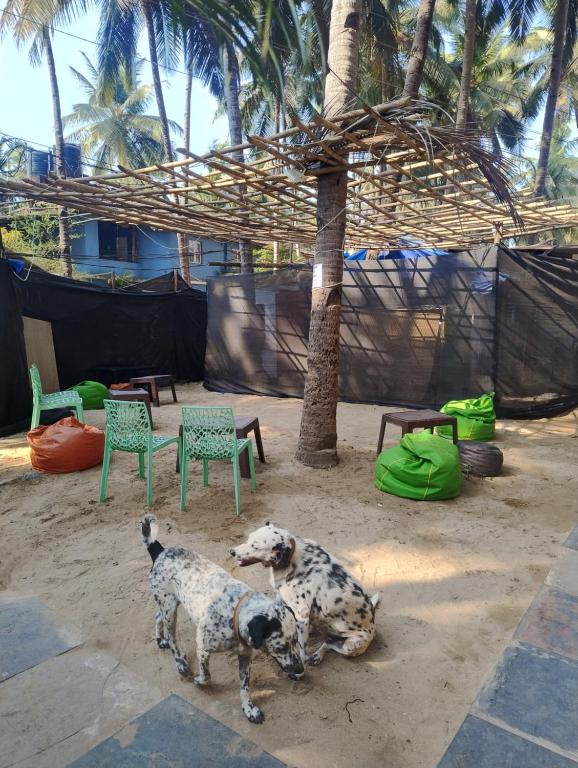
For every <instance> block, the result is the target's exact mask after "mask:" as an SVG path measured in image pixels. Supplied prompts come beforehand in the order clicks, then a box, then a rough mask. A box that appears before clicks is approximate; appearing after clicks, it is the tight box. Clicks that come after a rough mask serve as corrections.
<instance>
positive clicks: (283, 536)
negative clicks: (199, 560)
mask: <svg viewBox="0 0 578 768" xmlns="http://www.w3.org/2000/svg"><path fill="white" fill-rule="evenodd" d="M230 554H231V555H232V556H233V557H235V558H236V559H237V561H238V562H239V564H240V565H241V566H246V565H253V564H254V563H261V564H262V565H263V566H265V567H270V568H271V583H272V586H273V588H274V589H277V590H278V592H279V595H280V597H282V598H283V600H285V602H286V603H287V605H289V606H290V608H291V609H292V610H293V612H294V614H295V618H296V619H297V622H298V624H297V626H298V630H299V634H300V643H301V649H302V658H303V660H304V661H305V658H306V654H305V646H306V643H307V638H308V636H309V626H310V625H311V626H314V627H317V628H318V629H320V630H321V631H322V632H323V633H324V635H325V641H324V642H323V643H322V645H321V646H320V647H319V648H318V649H317V650H316V651H315V653H312V654H311V655H310V656H309V657H308V659H307V661H308V662H309V663H310V664H313V665H315V664H319V663H320V662H321V661H322V659H323V657H324V656H325V654H326V653H327V651H330V650H331V651H336V652H337V653H341V654H343V655H344V656H359V655H360V654H362V653H364V652H365V651H366V650H367V648H368V646H369V644H370V643H371V641H372V640H373V638H374V636H375V607H376V606H377V603H378V601H379V595H378V594H375V595H373V597H369V596H368V595H367V594H366V593H365V592H364V590H363V588H362V587H361V586H360V584H359V583H358V582H357V581H356V580H355V579H354V578H353V576H351V575H350V574H349V573H347V571H346V570H345V569H344V568H343V566H341V565H340V564H339V563H338V562H337V560H336V559H335V558H334V557H333V556H332V555H330V554H329V552H327V551H326V550H325V549H323V547H322V546H320V545H319V544H317V543H316V542H315V541H310V540H309V539H302V538H300V537H299V536H294V535H293V534H292V533H289V531H286V530H285V529H284V528H278V527H277V526H275V525H273V524H271V523H267V524H266V525H264V526H263V527H262V528H259V529H258V530H256V531H253V533H251V534H250V536H249V538H248V539H247V541H246V542H245V543H244V544H241V545H240V546H238V547H235V549H232V550H230Z"/></svg>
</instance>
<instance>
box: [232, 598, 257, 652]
mask: <svg viewBox="0 0 578 768" xmlns="http://www.w3.org/2000/svg"><path fill="white" fill-rule="evenodd" d="M252 594H253V592H252V590H250V589H249V590H247V592H244V593H243V594H242V595H241V597H240V598H239V599H238V600H237V605H236V606H235V610H234V611H233V631H234V633H235V635H236V637H237V640H238V641H239V642H240V643H241V645H245V646H246V647H247V648H249V647H250V646H249V643H248V642H247V641H246V640H245V638H243V637H241V632H240V630H239V612H240V610H241V605H242V603H243V601H244V600H245V599H246V598H247V597H249V595H252Z"/></svg>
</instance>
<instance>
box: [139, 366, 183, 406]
mask: <svg viewBox="0 0 578 768" xmlns="http://www.w3.org/2000/svg"><path fill="white" fill-rule="evenodd" d="M130 383H131V384H140V385H141V386H142V385H144V386H145V387H147V389H148V391H149V392H150V396H151V401H152V402H153V403H154V404H155V405H156V407H157V408H160V405H161V403H160V400H159V389H163V388H165V387H170V388H171V390H172V393H173V403H176V402H177V393H176V392H175V379H174V377H173V375H172V374H170V373H161V374H158V375H154V376H153V375H151V376H137V377H136V378H133V379H131V380H130Z"/></svg>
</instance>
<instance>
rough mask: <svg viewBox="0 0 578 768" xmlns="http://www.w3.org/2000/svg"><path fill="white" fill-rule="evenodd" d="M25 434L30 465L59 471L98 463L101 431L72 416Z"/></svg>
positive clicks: (101, 440) (102, 445)
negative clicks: (28, 447) (28, 448)
mask: <svg viewBox="0 0 578 768" xmlns="http://www.w3.org/2000/svg"><path fill="white" fill-rule="evenodd" d="M27 438H28V445H29V446H30V461H31V463H32V466H33V467H34V469H40V470H43V471H44V472H54V473H57V474H60V473H64V472H78V471H79V470H81V469H88V468H89V467H94V466H96V465H97V464H102V456H103V453H104V432H103V431H102V430H101V429H99V428H98V427H92V426H90V424H81V423H80V422H79V421H77V420H76V419H75V418H74V416H69V417H68V418H66V419H60V421H57V422H56V423H55V424H50V426H48V427H42V426H41V427H37V428H36V429H32V430H30V432H29V433H28V435H27Z"/></svg>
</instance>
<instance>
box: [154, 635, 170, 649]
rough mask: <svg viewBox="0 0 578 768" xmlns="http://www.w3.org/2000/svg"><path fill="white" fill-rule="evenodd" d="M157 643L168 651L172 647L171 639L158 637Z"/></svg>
mask: <svg viewBox="0 0 578 768" xmlns="http://www.w3.org/2000/svg"><path fill="white" fill-rule="evenodd" d="M157 645H158V647H159V648H160V649H161V650H162V651H166V649H167V648H170V646H169V641H168V640H165V639H164V638H163V637H157Z"/></svg>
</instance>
